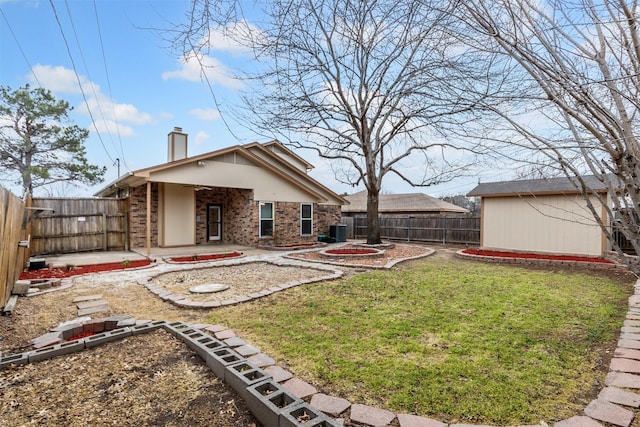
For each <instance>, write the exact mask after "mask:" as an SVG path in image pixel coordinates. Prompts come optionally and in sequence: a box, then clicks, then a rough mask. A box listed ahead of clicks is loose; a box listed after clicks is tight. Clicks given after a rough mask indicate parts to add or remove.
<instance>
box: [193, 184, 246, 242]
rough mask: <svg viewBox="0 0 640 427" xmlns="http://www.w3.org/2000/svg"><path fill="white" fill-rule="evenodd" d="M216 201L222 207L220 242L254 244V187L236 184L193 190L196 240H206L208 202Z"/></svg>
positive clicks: (214, 203) (215, 203)
mask: <svg viewBox="0 0 640 427" xmlns="http://www.w3.org/2000/svg"><path fill="white" fill-rule="evenodd" d="M208 205H219V206H221V208H222V236H221V239H220V241H219V243H234V244H239V245H245V246H257V244H258V231H257V230H258V221H257V216H256V215H255V212H254V210H255V209H256V208H257V206H256V204H255V203H253V190H242V189H236V188H219V187H216V188H213V189H212V190H202V191H198V192H197V193H196V219H198V218H197V217H199V221H196V242H197V243H201V244H203V243H216V241H211V242H210V241H208V236H207V206H208Z"/></svg>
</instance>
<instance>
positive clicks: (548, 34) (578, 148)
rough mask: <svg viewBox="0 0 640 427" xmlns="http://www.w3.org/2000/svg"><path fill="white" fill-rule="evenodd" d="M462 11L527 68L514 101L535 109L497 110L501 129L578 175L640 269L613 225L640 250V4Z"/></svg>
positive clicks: (486, 41) (501, 0)
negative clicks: (601, 189)
mask: <svg viewBox="0 0 640 427" xmlns="http://www.w3.org/2000/svg"><path fill="white" fill-rule="evenodd" d="M463 10H464V12H463V13H460V14H459V17H460V19H461V20H466V21H467V22H469V23H470V24H471V25H470V28H474V29H475V30H476V31H477V38H476V40H477V42H478V43H479V44H482V45H483V46H485V47H486V49H487V51H491V52H493V53H496V52H498V53H501V54H502V55H504V56H505V57H507V58H509V59H510V60H511V61H512V63H513V64H514V65H515V66H516V67H517V69H519V71H520V73H521V74H519V75H518V74H517V73H514V75H513V76H518V78H517V79H516V81H514V82H513V83H514V84H517V85H520V86H522V87H526V88H527V92H525V93H521V94H520V96H519V97H518V98H517V99H516V98H513V99H512V101H513V102H514V105H515V103H517V104H518V105H524V103H526V105H528V107H529V108H530V109H529V110H528V111H524V112H522V111H520V112H519V111H518V110H517V108H516V107H514V105H512V106H511V108H505V107H506V104H501V108H494V112H495V113H496V114H497V115H498V116H499V117H500V119H501V123H503V124H506V127H504V128H502V129H501V130H502V131H505V132H503V133H501V132H496V133H494V137H496V135H509V142H510V143H511V144H513V145H517V146H519V147H525V148H528V149H533V150H535V151H536V153H537V154H534V155H533V156H534V157H536V156H538V155H542V156H544V157H546V158H547V159H549V160H551V161H552V162H553V164H554V165H555V167H556V168H558V169H561V170H562V172H563V173H564V175H566V176H567V177H569V178H572V180H573V182H574V183H575V185H576V186H577V188H578V189H580V190H581V191H582V193H583V195H584V196H585V198H586V200H587V202H588V204H589V208H590V210H591V213H592V214H593V216H594V218H596V220H597V222H598V223H599V225H600V227H601V228H602V230H603V232H604V233H605V234H606V236H607V237H608V238H609V240H610V241H611V243H612V245H613V248H614V249H615V251H616V252H617V253H618V254H619V256H620V257H621V258H622V259H623V260H624V261H625V262H626V263H627V265H629V266H630V267H631V269H632V270H633V271H634V272H635V273H636V274H639V273H640V264H638V262H637V261H635V260H634V259H631V258H629V257H627V256H626V255H625V254H624V253H623V251H622V250H621V248H620V246H619V245H618V244H617V242H616V239H615V238H614V237H615V236H614V230H613V229H612V228H611V226H610V223H609V221H610V219H615V225H616V226H617V228H618V229H619V230H620V232H621V233H622V234H623V235H624V236H625V237H626V238H627V239H628V240H629V241H630V242H631V243H632V245H633V247H634V249H635V251H636V252H637V253H638V254H640V228H639V225H640V224H639V223H638V218H639V216H638V214H639V213H640V178H639V177H640V162H639V160H640V158H639V155H640V146H639V144H638V130H639V126H640V109H639V107H640V93H639V91H640V30H639V28H638V22H637V17H638V2H637V1H627V0H616V1H604V0H601V1H597V0H550V1H545V2H539V1H534V0H515V1H514V0H471V1H467V2H464V8H463ZM518 113H524V114H518ZM534 113H535V114H534ZM536 116H537V117H538V119H537V120H535V119H533V118H534V117H536ZM540 117H543V118H545V119H546V120H539V118H540ZM496 129H497V125H496V127H494V130H496ZM507 129H509V130H511V131H515V132H506V130H507ZM545 163H546V162H545ZM586 175H595V176H596V177H597V179H598V181H599V182H601V183H603V184H605V185H606V186H607V188H608V190H609V196H611V201H610V200H605V199H604V198H603V197H601V196H599V195H598V194H597V193H596V192H594V191H592V190H591V189H590V188H589V186H588V185H587V184H586V182H585V180H584V179H583V177H584V176H586ZM591 200H596V201H597V202H596V203H592V202H591ZM600 204H601V205H602V206H604V208H605V209H606V214H603V212H602V208H601V207H600V206H597V205H600Z"/></svg>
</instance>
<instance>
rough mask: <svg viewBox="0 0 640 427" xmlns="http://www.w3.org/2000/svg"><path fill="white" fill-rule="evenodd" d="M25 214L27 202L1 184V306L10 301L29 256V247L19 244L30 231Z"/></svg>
mask: <svg viewBox="0 0 640 427" xmlns="http://www.w3.org/2000/svg"><path fill="white" fill-rule="evenodd" d="M24 215H25V202H24V201H23V200H21V199H19V198H18V197H16V196H15V195H13V194H12V193H11V192H10V191H9V190H7V189H5V188H3V187H1V186H0V245H1V246H0V307H4V306H5V305H6V304H7V301H9V298H10V297H11V291H12V290H13V285H14V283H15V281H16V280H17V279H18V277H19V276H20V273H21V272H22V270H23V268H24V267H25V261H26V259H27V258H28V256H29V249H28V248H21V247H19V246H18V243H19V242H20V240H26V238H27V233H28V231H29V229H28V227H25V226H26V224H25V222H24Z"/></svg>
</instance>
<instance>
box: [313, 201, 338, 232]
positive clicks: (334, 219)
mask: <svg viewBox="0 0 640 427" xmlns="http://www.w3.org/2000/svg"><path fill="white" fill-rule="evenodd" d="M314 209H316V206H314ZM316 212H317V217H318V219H317V224H318V234H324V235H325V236H328V235H329V226H331V225H335V224H340V221H342V208H341V206H340V205H317V209H316Z"/></svg>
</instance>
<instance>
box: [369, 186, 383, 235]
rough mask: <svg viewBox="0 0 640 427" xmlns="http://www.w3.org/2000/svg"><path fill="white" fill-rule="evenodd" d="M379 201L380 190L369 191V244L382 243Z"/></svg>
mask: <svg viewBox="0 0 640 427" xmlns="http://www.w3.org/2000/svg"><path fill="white" fill-rule="evenodd" d="M379 202H380V192H379V191H377V190H369V191H367V244H369V245H378V244H380V243H382V240H381V239H380V222H379V221H378V204H379Z"/></svg>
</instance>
